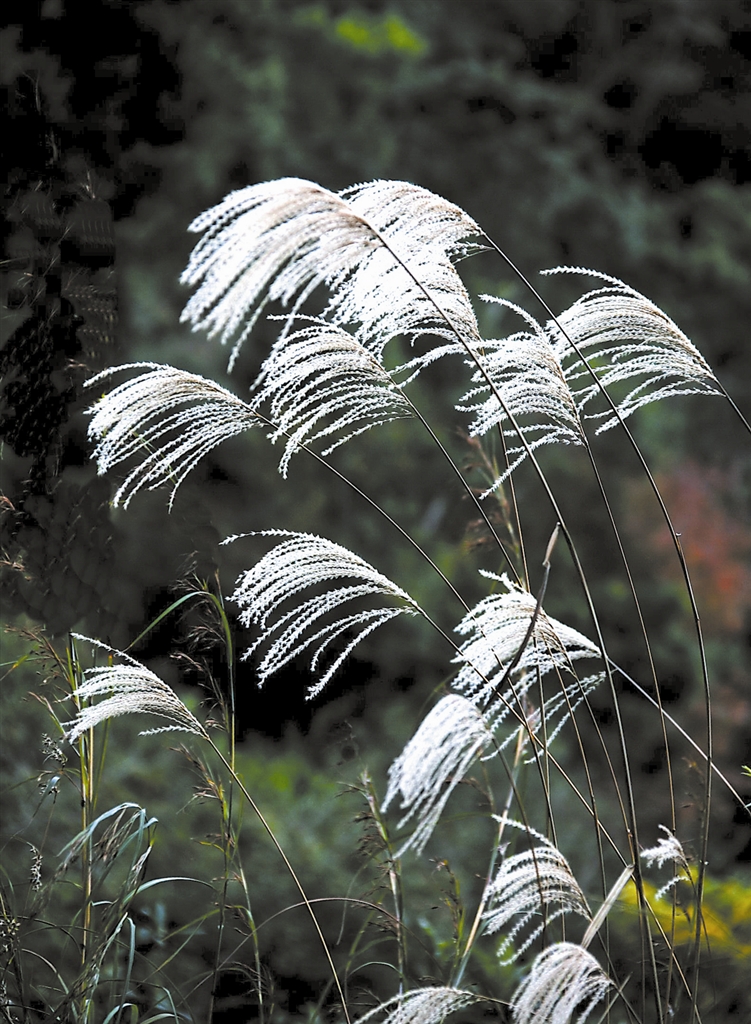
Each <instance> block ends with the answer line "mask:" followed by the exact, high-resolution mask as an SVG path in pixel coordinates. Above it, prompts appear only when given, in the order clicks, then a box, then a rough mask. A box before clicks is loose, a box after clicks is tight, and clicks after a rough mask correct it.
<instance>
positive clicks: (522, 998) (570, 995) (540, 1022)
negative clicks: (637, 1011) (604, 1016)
mask: <svg viewBox="0 0 751 1024" xmlns="http://www.w3.org/2000/svg"><path fill="white" fill-rule="evenodd" d="M611 985H612V982H611V981H610V979H609V978H608V976H607V975H606V974H605V973H604V972H603V970H602V968H601V967H600V965H599V964H598V962H597V961H596V960H595V958H594V957H593V956H592V954H591V953H588V952H587V951H586V949H583V948H582V947H581V946H577V945H575V944H574V943H571V942H556V943H555V944H554V945H552V946H549V947H548V948H547V949H545V950H543V951H542V953H539V954H538V955H537V956H536V957H535V959H534V961H533V963H532V968H531V970H530V972H529V974H528V975H527V977H526V978H525V979H524V981H523V982H522V983H521V985H520V986H519V988H518V989H517V990H516V992H515V993H514V997H513V999H512V1002H511V1013H512V1020H513V1021H514V1024H570V1021H571V1017H572V1015H573V1013H574V1011H575V1010H576V1009H577V1008H578V1007H579V1006H580V1005H581V1004H582V1003H584V1004H585V1005H584V1008H583V1009H582V1010H581V1011H580V1013H579V1014H578V1016H577V1018H576V1024H583V1021H585V1020H586V1019H587V1017H588V1016H589V1014H590V1013H591V1012H592V1010H593V1009H594V1007H595V1006H596V1005H597V1003H598V1002H600V1000H601V999H603V998H604V996H605V995H606V993H607V991H608V989H609V988H610V987H611Z"/></svg>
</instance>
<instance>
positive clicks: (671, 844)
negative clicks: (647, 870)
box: [641, 825, 688, 868]
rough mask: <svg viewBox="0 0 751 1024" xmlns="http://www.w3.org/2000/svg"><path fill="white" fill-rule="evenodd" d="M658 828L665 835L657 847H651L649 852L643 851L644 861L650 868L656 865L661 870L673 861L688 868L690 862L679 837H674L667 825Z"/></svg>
mask: <svg viewBox="0 0 751 1024" xmlns="http://www.w3.org/2000/svg"><path fill="white" fill-rule="evenodd" d="M658 827H659V828H660V829H661V830H662V831H663V832H664V833H665V835H664V836H661V837H660V838H659V839H658V840H657V845H656V846H650V847H649V849H648V850H642V852H641V858H642V860H644V861H646V863H647V865H648V866H649V867H652V865H653V864H656V865H657V867H658V868H661V867H662V865H663V864H665V863H666V862H668V861H672V862H673V863H675V864H680V865H681V867H685V868H688V860H687V859H686V854H685V853H684V850H683V846H682V845H681V842H680V840H679V839H678V837H677V836H675V835H673V833H672V832H671V831H670V829H669V828H668V827H667V826H666V825H660V826H658Z"/></svg>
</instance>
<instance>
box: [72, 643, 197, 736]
mask: <svg viewBox="0 0 751 1024" xmlns="http://www.w3.org/2000/svg"><path fill="white" fill-rule="evenodd" d="M72 635H73V636H74V637H75V638H76V640H81V641H83V642H85V643H89V644H93V645H94V646H95V647H98V648H100V649H101V650H103V651H107V652H108V654H110V655H114V656H115V657H116V658H118V659H122V661H123V662H124V664H122V665H107V666H104V667H102V668H90V669H87V670H86V672H85V673H84V679H83V682H82V683H81V685H80V686H78V687H77V688H76V690H75V691H74V696H75V697H76V698H77V699H78V700H79V701H81V700H90V699H91V698H92V697H101V696H102V695H103V694H108V695H109V696H106V697H105V699H104V700H100V701H98V702H97V703H96V704H89V705H88V706H86V707H83V708H81V709H80V711H79V712H78V714H77V716H76V718H75V720H74V721H73V722H69V723H68V729H67V730H66V732H65V738H66V739H67V740H68V741H69V742H70V743H74V742H75V740H77V739H78V737H79V736H81V735H82V733H84V732H87V731H88V730H89V729H93V728H94V726H96V725H99V724H100V723H101V722H106V721H107V720H108V719H110V718H116V717H118V716H120V715H133V714H139V715H140V714H145V715H155V716H156V717H158V718H164V719H166V720H167V721H168V722H169V725H165V726H161V727H159V728H156V729H147V730H144V731H143V732H142V733H141V735H142V736H146V735H150V734H152V733H157V732H187V733H192V734H193V735H194V736H200V737H201V738H202V739H207V734H206V730H205V729H204V727H203V726H202V725H201V723H200V722H199V721H198V719H197V718H195V717H194V716H193V715H192V714H191V713H190V711H189V710H188V709H187V707H186V706H185V705H184V704H183V702H182V701H181V700H180V698H179V697H178V696H177V694H176V693H175V691H174V690H173V689H172V688H171V687H170V686H168V685H167V684H166V683H165V682H163V681H162V680H161V679H160V678H159V677H158V676H156V675H155V674H154V673H153V672H151V671H150V670H149V669H147V668H146V666H145V665H142V664H141V663H140V662H138V661H136V660H135V658H131V657H130V655H128V654H125V653H124V652H123V651H117V650H115V649H114V648H112V647H108V646H107V644H103V643H101V641H99V640H92V639H91V638H90V637H87V636H81V635H80V634H78V633H73V634H72Z"/></svg>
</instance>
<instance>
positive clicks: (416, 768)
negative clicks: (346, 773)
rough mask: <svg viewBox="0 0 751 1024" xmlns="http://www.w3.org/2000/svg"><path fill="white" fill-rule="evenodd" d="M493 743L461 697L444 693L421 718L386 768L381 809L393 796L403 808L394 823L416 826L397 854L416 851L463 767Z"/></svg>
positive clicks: (479, 716)
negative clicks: (421, 720) (415, 823)
mask: <svg viewBox="0 0 751 1024" xmlns="http://www.w3.org/2000/svg"><path fill="white" fill-rule="evenodd" d="M492 742H493V734H492V732H491V731H490V730H489V729H488V727H487V725H486V724H485V721H484V719H483V716H482V714H481V712H480V711H478V709H477V708H476V707H475V706H474V704H472V703H471V702H470V701H468V700H467V699H466V698H465V697H460V696H459V695H458V694H449V695H448V696H447V697H444V698H443V699H442V700H440V701H439V702H438V704H436V706H435V707H434V708H433V709H432V711H430V713H429V714H428V715H427V716H426V718H425V719H424V720H423V722H422V724H421V725H420V728H419V729H418V730H417V732H416V733H415V735H414V736H413V737H412V739H411V740H410V741H409V743H408V744H407V746H406V747H405V748H404V750H403V751H402V753H401V755H400V756H399V757H398V758H397V759H396V761H394V763H393V764H392V765H391V767H390V768H389V785H388V790H387V792H386V798H385V800H384V802H383V809H384V811H385V810H386V809H387V808H388V805H389V804H390V803H391V801H392V800H393V799H394V797H396V796H397V795H398V796H400V797H401V807H402V809H408V810H407V813H406V814H405V815H404V817H403V818H402V819H401V821H399V823H398V825H397V827H398V828H402V827H403V826H404V825H405V824H406V823H407V822H408V821H409V819H410V818H412V817H413V816H416V818H417V825H416V828H415V830H414V832H413V833H412V835H411V836H410V838H409V839H408V840H407V841H406V842H405V843H404V844H403V845H402V847H401V848H400V850H399V851H398V853H397V856H398V857H401V856H402V855H403V854H404V853H405V852H406V851H407V850H408V849H410V848H412V849H414V850H415V851H416V852H417V853H421V852H422V851H423V849H424V848H425V844H426V843H427V841H428V839H429V838H430V836H431V834H432V832H433V829H434V828H435V826H436V824H437V822H438V819H439V818H440V816H441V814H442V812H443V808H444V807H445V805H446V801H447V800H448V798H449V797H450V796H451V793H452V792H453V791H454V789H455V788H456V786H458V784H459V783H460V782H461V780H462V778H463V777H464V775H465V773H466V771H467V769H468V768H469V766H470V765H471V764H472V762H473V761H474V760H475V758H476V757H478V756H479V755H480V754H481V753H482V751H483V750H484V749H485V748H486V747H488V746H490V745H491V744H492Z"/></svg>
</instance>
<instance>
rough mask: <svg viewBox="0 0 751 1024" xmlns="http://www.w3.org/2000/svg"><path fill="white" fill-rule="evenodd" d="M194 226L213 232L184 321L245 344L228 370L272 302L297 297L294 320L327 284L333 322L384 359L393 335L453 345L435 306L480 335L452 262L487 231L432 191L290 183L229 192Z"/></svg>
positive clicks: (190, 279)
mask: <svg viewBox="0 0 751 1024" xmlns="http://www.w3.org/2000/svg"><path fill="white" fill-rule="evenodd" d="M190 229H191V230H192V231H196V232H204V234H203V237H202V238H201V240H200V241H199V243H198V244H197V245H196V247H195V249H194V250H193V252H192V254H191V257H190V260H189V263H188V266H187V268H186V270H185V272H184V273H183V275H182V279H181V280H182V281H183V282H184V283H186V284H190V285H199V287H198V289H197V291H196V292H195V293H194V295H193V296H192V298H191V299H190V300H189V301H188V303H187V305H186V307H185V309H184V311H183V314H182V319H183V320H187V321H189V322H190V323H191V324H192V325H193V328H194V330H198V329H206V330H208V332H209V335H210V336H214V335H217V334H219V335H220V336H221V340H222V342H223V343H224V342H226V341H228V340H229V339H231V338H235V339H236V340H235V344H234V348H233V350H232V354H231V357H230V368H231V367H232V365H233V363H234V361H235V359H236V357H237V354H238V352H239V350H240V347H241V345H242V343H243V341H244V340H245V338H246V337H247V336H248V334H249V332H250V330H251V329H252V327H253V324H254V323H255V321H256V319H257V318H258V315H259V314H260V312H261V310H262V309H263V307H264V305H265V304H266V303H267V302H269V301H276V302H281V303H282V304H283V305H289V304H290V303H291V302H293V300H294V305H293V306H292V313H291V316H294V314H295V313H296V312H297V310H298V309H299V308H300V306H301V305H302V303H303V302H304V300H305V299H306V298H307V297H308V296H309V295H310V294H311V293H312V292H313V291H314V290H315V288H317V287H318V286H319V285H326V286H327V287H328V288H329V290H330V291H331V293H332V296H331V301H330V303H329V306H328V307H327V315H329V316H330V318H331V319H332V320H333V321H334V322H335V323H337V324H340V325H346V324H350V325H353V324H354V325H357V330H358V338H359V339H360V340H361V341H363V343H364V344H367V345H368V346H369V347H370V348H371V350H372V351H373V352H374V353H375V354H376V356H377V357H378V358H380V355H381V353H382V351H383V347H384V345H385V344H386V342H387V341H388V340H389V339H390V338H392V337H394V336H396V335H404V336H406V337H408V338H409V339H410V340H414V338H415V337H417V336H419V335H422V334H425V333H435V334H437V335H439V336H440V337H444V338H451V339H452V340H455V338H454V335H453V332H452V331H451V330H450V329H449V328H448V327H447V324H446V322H445V320H444V317H443V315H441V313H439V312H438V311H437V310H436V308H435V305H434V304H433V300H434V301H435V302H437V303H438V305H439V307H440V309H441V310H442V311H443V313H444V314H445V316H446V317H447V318H448V319H449V320H450V322H451V324H452V325H453V326H454V328H455V329H456V330H457V331H459V332H460V333H461V334H462V336H466V337H467V338H468V339H469V338H475V337H477V336H478V332H477V322H476V319H475V315H474V311H473V309H472V304H471V302H470V301H469V296H468V295H467V292H466V290H465V288H464V286H463V284H462V282H461V279H460V278H459V276H458V274H457V273H456V271H455V269H454V267H453V263H452V258H458V257H461V256H462V255H464V254H465V252H466V251H467V250H466V246H465V244H464V239H466V238H468V237H470V236H473V235H474V236H477V235H479V234H480V229H479V227H478V226H477V224H476V223H475V222H474V221H473V220H472V218H471V217H469V216H468V215H467V214H466V213H464V211H463V210H461V209H459V207H457V206H454V205H453V204H452V203H448V202H447V201H446V200H445V199H442V198H441V197H440V196H436V195H434V194H433V193H432V192H429V191H428V190H427V189H423V188H419V187H418V186H415V185H410V184H409V183H407V182H394V181H373V182H370V183H368V184H363V185H356V186H353V187H352V188H350V189H347V190H345V191H344V192H342V193H339V194H337V193H334V192H330V191H329V190H328V189H325V188H323V187H322V186H320V185H316V184H315V183H313V182H310V181H304V180H302V179H299V178H282V179H279V180H278V181H269V182H263V183H261V184H258V185H251V186H249V187H248V188H245V189H242V190H240V191H238V192H233V193H231V194H230V195H228V196H227V197H226V198H225V199H224V200H223V201H222V202H221V203H219V205H217V206H215V207H213V208H212V209H210V210H207V211H206V212H205V213H203V214H201V215H200V216H199V217H197V218H196V219H195V220H194V221H193V223H192V224H191V225H190ZM405 268H408V269H405ZM412 275H414V278H417V280H418V281H419V282H420V284H419V285H418V284H417V283H416V281H415V280H414V278H413V276H412ZM424 289H426V290H427V293H428V294H427V295H426V292H425V290H424ZM428 296H430V297H428ZM238 332H239V333H238Z"/></svg>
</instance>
